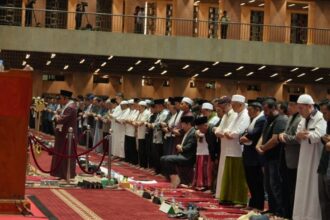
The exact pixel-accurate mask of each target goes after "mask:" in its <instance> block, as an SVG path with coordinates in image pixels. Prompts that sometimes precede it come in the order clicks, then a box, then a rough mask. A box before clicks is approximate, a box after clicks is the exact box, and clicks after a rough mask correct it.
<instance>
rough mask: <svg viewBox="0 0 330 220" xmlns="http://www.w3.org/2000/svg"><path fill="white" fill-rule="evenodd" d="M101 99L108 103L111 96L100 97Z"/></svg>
mask: <svg viewBox="0 0 330 220" xmlns="http://www.w3.org/2000/svg"><path fill="white" fill-rule="evenodd" d="M100 98H101V99H102V100H103V101H104V102H105V101H107V99H108V98H109V96H106V95H102V96H100Z"/></svg>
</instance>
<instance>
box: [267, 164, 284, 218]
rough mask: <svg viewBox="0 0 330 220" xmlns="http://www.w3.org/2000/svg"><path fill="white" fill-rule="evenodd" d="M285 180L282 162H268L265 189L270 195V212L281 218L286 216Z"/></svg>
mask: <svg viewBox="0 0 330 220" xmlns="http://www.w3.org/2000/svg"><path fill="white" fill-rule="evenodd" d="M282 184H283V180H282V176H281V173H280V161H279V160H268V161H266V163H265V188H266V191H267V194H268V204H269V211H270V212H271V213H274V214H276V215H278V216H280V217H283V216H284V215H285V205H284V204H283V185H282Z"/></svg>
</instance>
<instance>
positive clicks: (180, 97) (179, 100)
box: [174, 96, 183, 102]
mask: <svg viewBox="0 0 330 220" xmlns="http://www.w3.org/2000/svg"><path fill="white" fill-rule="evenodd" d="M182 99H183V97H182V96H177V97H174V102H181V101H182Z"/></svg>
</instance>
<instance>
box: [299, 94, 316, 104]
mask: <svg viewBox="0 0 330 220" xmlns="http://www.w3.org/2000/svg"><path fill="white" fill-rule="evenodd" d="M297 103H298V104H307V105H314V100H313V98H312V97H311V96H310V95H308V94H303V95H301V96H299V98H298V100H297Z"/></svg>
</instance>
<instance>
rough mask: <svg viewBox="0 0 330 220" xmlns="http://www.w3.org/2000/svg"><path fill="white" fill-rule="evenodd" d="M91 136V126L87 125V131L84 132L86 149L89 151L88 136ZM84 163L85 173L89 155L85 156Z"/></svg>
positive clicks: (87, 167) (87, 168)
mask: <svg viewBox="0 0 330 220" xmlns="http://www.w3.org/2000/svg"><path fill="white" fill-rule="evenodd" d="M90 134H91V126H90V125H87V130H86V148H87V149H89V135H90ZM85 161H86V166H85V168H86V170H87V172H88V171H89V153H87V154H86V155H85Z"/></svg>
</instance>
